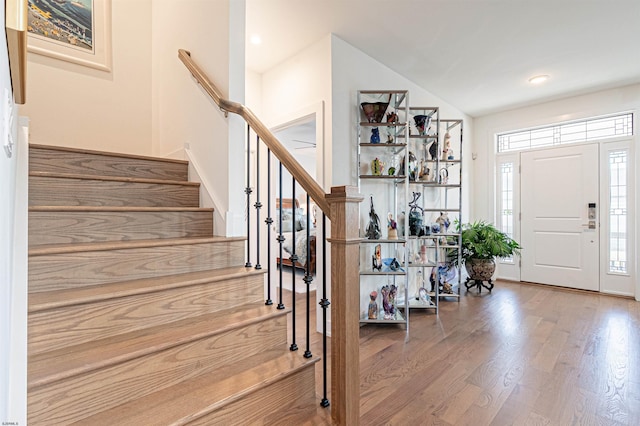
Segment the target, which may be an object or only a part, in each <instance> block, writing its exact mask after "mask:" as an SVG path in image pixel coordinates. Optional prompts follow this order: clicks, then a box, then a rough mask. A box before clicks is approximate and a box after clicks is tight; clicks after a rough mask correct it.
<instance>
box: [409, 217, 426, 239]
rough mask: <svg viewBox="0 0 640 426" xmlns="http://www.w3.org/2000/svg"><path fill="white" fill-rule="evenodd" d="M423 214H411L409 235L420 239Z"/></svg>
mask: <svg viewBox="0 0 640 426" xmlns="http://www.w3.org/2000/svg"><path fill="white" fill-rule="evenodd" d="M422 220H423V219H422V213H420V212H418V211H412V212H409V235H411V236H412V237H419V236H420V234H421V231H422Z"/></svg>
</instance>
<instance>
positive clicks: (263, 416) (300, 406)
mask: <svg viewBox="0 0 640 426" xmlns="http://www.w3.org/2000/svg"><path fill="white" fill-rule="evenodd" d="M315 411H316V401H315V385H314V365H310V366H308V367H306V368H304V369H302V370H300V371H297V372H295V373H294V374H292V375H290V376H288V377H285V378H284V379H282V380H280V381H277V382H275V383H273V384H271V385H269V386H267V387H264V388H262V389H259V390H257V391H256V392H253V393H251V394H250V395H248V396H247V397H245V398H242V399H239V400H236V401H233V402H231V403H229V404H227V405H225V406H223V407H222V408H220V409H218V410H216V411H213V412H211V413H208V414H207V415H205V416H203V417H200V418H197V419H195V420H193V421H185V422H184V423H183V424H188V425H189V426H210V425H213V424H221V425H237V424H245V425H249V424H251V425H253V424H255V425H258V424H259V425H299V424H303V423H304V421H305V420H308V419H309V418H311V417H313V416H314V415H315Z"/></svg>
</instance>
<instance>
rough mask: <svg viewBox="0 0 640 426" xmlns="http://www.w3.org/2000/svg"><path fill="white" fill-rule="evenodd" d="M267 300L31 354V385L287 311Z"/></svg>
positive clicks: (118, 362)
mask: <svg viewBox="0 0 640 426" xmlns="http://www.w3.org/2000/svg"><path fill="white" fill-rule="evenodd" d="M289 311H290V310H289V309H282V310H278V309H275V308H273V307H272V306H265V305H264V303H251V304H247V305H244V306H242V307H235V308H233V309H231V310H225V311H217V312H213V313H211V314H207V315H200V316H197V317H193V318H187V319H185V320H181V321H176V322H173V323H170V324H163V325H160V326H156V327H150V328H146V329H142V330H136V331H133V332H130V333H125V334H120V335H118V336H115V337H110V338H107V339H102V340H95V341H92V342H87V343H83V344H80V345H75V346H71V347H67V348H63V349H57V350H54V351H50V352H43V353H40V354H36V355H34V356H32V357H30V358H29V383H28V388H29V389H33V388H36V387H39V386H43V385H45V384H49V383H53V382H56V381H58V380H62V379H65V378H68V377H72V376H76V375H78V374H82V373H86V372H88V371H92V370H95V369H99V368H105V367H108V366H112V365H116V364H120V363H122V362H125V361H128V360H131V359H135V358H138V357H141V356H144V355H147V354H150V353H154V352H159V351H161V350H164V349H168V348H171V347H174V346H178V345H182V344H185V343H188V342H192V341H195V340H198V339H202V338H204V337H208V336H213V335H215V334H219V333H223V332H225V331H227V330H230V329H235V328H239V327H243V326H245V325H248V324H253V323H256V322H260V321H263V320H264V319H267V318H271V317H277V316H280V315H286V314H287V313H289Z"/></svg>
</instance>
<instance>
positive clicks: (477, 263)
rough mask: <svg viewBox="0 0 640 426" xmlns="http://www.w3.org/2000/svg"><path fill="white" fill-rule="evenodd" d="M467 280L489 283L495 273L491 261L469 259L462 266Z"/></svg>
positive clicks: (494, 267)
mask: <svg viewBox="0 0 640 426" xmlns="http://www.w3.org/2000/svg"><path fill="white" fill-rule="evenodd" d="M464 267H465V269H466V270H467V274H469V279H472V280H475V281H489V280H490V279H491V277H492V276H493V273H494V272H495V271H496V262H495V261H494V260H493V259H469V260H467V261H466V262H465V264H464Z"/></svg>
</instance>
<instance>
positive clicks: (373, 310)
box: [369, 290, 378, 320]
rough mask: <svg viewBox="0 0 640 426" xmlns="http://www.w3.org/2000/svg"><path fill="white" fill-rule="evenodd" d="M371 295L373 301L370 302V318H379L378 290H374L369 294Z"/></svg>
mask: <svg viewBox="0 0 640 426" xmlns="http://www.w3.org/2000/svg"><path fill="white" fill-rule="evenodd" d="M369 297H370V298H371V301H370V302H369V319H372V320H374V319H378V302H376V299H377V298H378V292H377V291H375V290H373V291H372V292H371V293H370V294H369Z"/></svg>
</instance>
